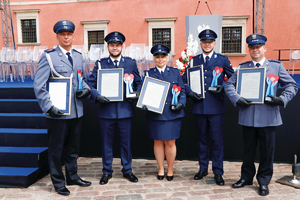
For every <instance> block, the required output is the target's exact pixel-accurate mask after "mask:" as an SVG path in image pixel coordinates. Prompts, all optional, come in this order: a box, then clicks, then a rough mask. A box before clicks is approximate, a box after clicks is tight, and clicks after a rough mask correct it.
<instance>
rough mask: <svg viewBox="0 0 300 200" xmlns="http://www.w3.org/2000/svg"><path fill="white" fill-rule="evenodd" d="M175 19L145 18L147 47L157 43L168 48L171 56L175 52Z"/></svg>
mask: <svg viewBox="0 0 300 200" xmlns="http://www.w3.org/2000/svg"><path fill="white" fill-rule="evenodd" d="M176 19H177V18H176V17H170V18H147V19H146V21H147V22H148V23H149V25H148V34H149V35H148V36H149V38H148V46H153V45H155V44H158V43H162V44H164V45H167V46H168V47H170V49H171V52H170V54H171V55H173V56H174V55H175V54H174V52H175V51H174V50H175V40H174V38H175V30H174V29H175V28H174V27H175V26H174V22H175V20H176Z"/></svg>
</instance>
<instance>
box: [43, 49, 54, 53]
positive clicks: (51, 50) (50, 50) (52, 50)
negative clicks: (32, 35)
mask: <svg viewBox="0 0 300 200" xmlns="http://www.w3.org/2000/svg"><path fill="white" fill-rule="evenodd" d="M54 51H55V49H46V50H45V52H46V53H50V52H54Z"/></svg>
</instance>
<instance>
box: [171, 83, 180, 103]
mask: <svg viewBox="0 0 300 200" xmlns="http://www.w3.org/2000/svg"><path fill="white" fill-rule="evenodd" d="M180 91H181V87H180V86H177V85H173V88H172V94H173V98H172V104H178V95H179V94H180Z"/></svg>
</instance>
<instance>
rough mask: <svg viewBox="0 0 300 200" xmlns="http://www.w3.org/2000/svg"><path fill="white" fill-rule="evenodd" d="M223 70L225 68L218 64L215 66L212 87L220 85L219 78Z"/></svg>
mask: <svg viewBox="0 0 300 200" xmlns="http://www.w3.org/2000/svg"><path fill="white" fill-rule="evenodd" d="M222 72H223V68H219V67H218V66H216V67H215V70H214V71H213V80H212V82H211V85H210V86H211V87H215V86H217V85H218V78H219V77H220V75H221V74H222Z"/></svg>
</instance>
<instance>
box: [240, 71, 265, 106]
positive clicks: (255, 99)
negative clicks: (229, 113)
mask: <svg viewBox="0 0 300 200" xmlns="http://www.w3.org/2000/svg"><path fill="white" fill-rule="evenodd" d="M265 80H266V68H265V67H259V68H241V69H239V70H238V72H237V84H236V91H237V93H238V94H239V95H241V96H242V97H243V98H245V99H247V100H249V101H252V102H251V104H263V103H264V97H265V95H264V94H265Z"/></svg>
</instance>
